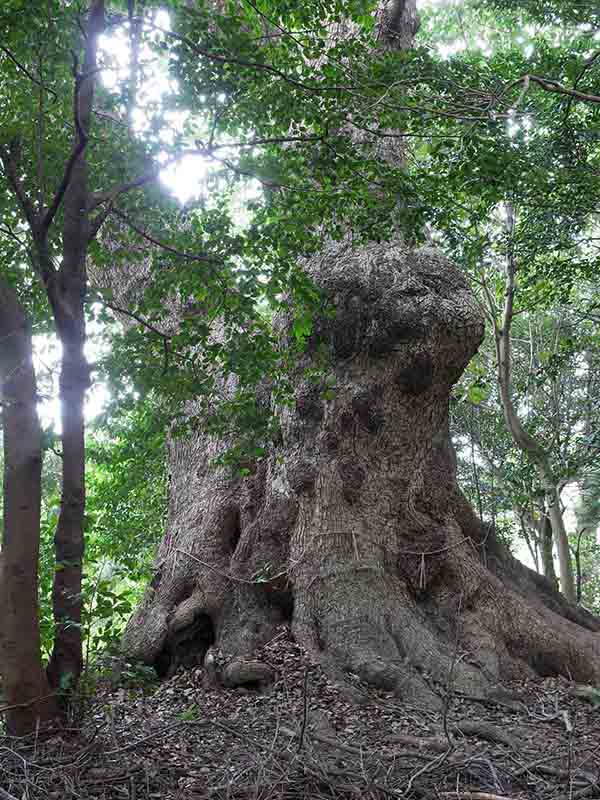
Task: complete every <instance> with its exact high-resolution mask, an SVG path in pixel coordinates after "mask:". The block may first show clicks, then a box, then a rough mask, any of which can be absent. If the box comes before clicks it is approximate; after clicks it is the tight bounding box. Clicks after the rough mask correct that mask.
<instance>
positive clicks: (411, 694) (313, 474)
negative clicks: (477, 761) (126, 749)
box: [123, 2, 600, 706]
mask: <svg viewBox="0 0 600 800" xmlns="http://www.w3.org/2000/svg"><path fill="white" fill-rule="evenodd" d="M379 19H380V22H381V23H382V25H381V26H380V30H383V31H384V34H385V36H386V37H387V39H386V42H387V43H384V46H392V44H391V43H390V42H391V41H393V40H394V39H396V40H397V41H398V43H399V45H400V46H407V44H408V43H409V41H410V38H411V36H412V34H413V33H414V30H415V29H416V24H417V23H416V13H415V3H414V2H397V3H395V4H393V5H392V6H391V10H390V12H389V13H382V14H380V16H379ZM390 34H391V35H390ZM383 141H387V140H383ZM393 150H394V148H393V147H392V148H387V149H386V151H385V152H382V153H381V157H382V159H383V160H384V161H392V162H394V163H396V164H397V163H399V161H401V160H402V154H401V153H399V152H398V151H397V150H395V151H393ZM305 268H306V270H307V272H308V273H309V275H310V276H311V278H312V279H313V280H314V282H315V284H316V285H317V286H319V287H320V289H321V290H322V291H323V292H324V294H325V295H326V296H327V297H328V299H329V300H330V302H331V304H332V305H333V307H334V308H335V316H333V317H332V316H330V315H327V316H324V317H323V318H322V319H320V320H318V322H317V324H316V325H315V329H314V331H313V334H312V336H311V339H310V341H309V345H308V349H307V351H306V354H305V356H304V357H303V359H302V362H301V363H299V364H298V368H297V373H296V379H295V407H294V408H288V407H285V408H281V409H276V411H277V412H278V413H279V415H280V420H281V438H280V440H279V441H278V442H274V443H272V444H271V445H270V446H269V447H268V449H267V454H266V455H265V456H264V457H263V458H261V459H259V460H257V461H255V462H254V463H253V464H252V465H251V467H250V474H249V475H247V476H245V477H232V475H231V474H230V473H229V472H227V471H226V470H224V469H215V468H214V467H213V466H212V463H211V462H213V460H214V458H215V457H216V456H218V455H219V454H220V453H222V452H223V450H224V449H225V448H227V447H228V445H229V444H230V443H228V442H225V441H219V440H217V439H215V438H211V437H210V436H208V435H202V433H198V434H197V435H192V436H185V437H183V438H172V439H171V441H170V444H169V461H170V472H171V485H170V506H169V512H168V523H167V534H166V536H165V539H164V540H163V542H162V544H161V547H160V549H159V553H158V556H157V560H156V565H155V572H154V577H153V579H152V581H151V585H150V586H149V587H148V589H147V591H146V594H145V597H144V599H143V601H142V603H141V605H140V607H139V608H138V609H137V611H136V613H135V614H134V615H133V617H132V619H131V620H130V622H129V625H128V627H127V630H126V632H125V637H124V642H123V644H124V650H125V652H127V653H128V654H129V655H130V656H134V657H138V658H141V659H143V660H144V661H145V662H146V663H148V664H153V665H154V666H155V667H156V669H157V670H158V672H159V673H160V674H168V673H169V672H170V671H171V670H172V669H173V668H175V667H176V666H177V665H178V664H180V663H188V662H192V663H202V662H203V661H205V663H206V665H207V667H208V666H210V670H209V671H210V672H212V671H213V669H214V668H215V667H216V666H218V670H219V673H220V676H221V678H222V680H223V681H224V683H225V684H226V685H235V684H236V683H244V682H246V683H248V682H249V683H259V684H260V683H261V682H262V681H263V680H264V679H265V678H266V675H267V674H268V670H267V669H265V668H263V669H260V668H258V667H256V666H255V668H254V669H252V668H249V667H248V663H249V662H248V661H247V660H245V659H247V657H248V656H250V655H251V653H252V651H253V649H254V648H255V647H256V646H257V645H259V644H261V643H263V642H264V641H265V640H267V639H269V638H270V637H271V636H272V635H273V633H274V631H275V629H276V628H277V626H278V625H280V624H282V623H288V624H289V625H291V627H292V630H293V632H294V635H295V637H296V639H297V641H298V642H299V643H300V644H301V645H303V646H304V647H305V648H306V649H307V650H308V651H309V652H310V653H312V654H313V656H314V657H315V659H318V660H319V661H321V662H323V663H325V664H326V665H327V666H328V667H329V669H330V670H331V671H332V672H334V673H336V674H337V675H338V676H340V677H341V676H343V674H344V673H345V672H351V673H355V674H358V675H359V676H361V677H362V678H363V679H364V680H366V681H367V682H369V683H371V684H372V685H374V686H377V687H380V688H384V689H387V690H393V691H395V692H397V693H398V694H399V695H401V696H404V697H407V698H410V700H411V701H412V702H421V703H426V704H429V705H432V706H435V705H436V704H438V703H439V702H440V699H439V694H438V689H439V686H440V685H446V684H447V683H448V682H449V681H450V680H452V683H453V687H454V688H455V689H460V690H462V691H464V692H466V693H468V694H471V695H479V696H482V695H484V694H485V693H486V692H487V691H488V690H489V689H490V688H492V687H494V686H495V685H496V684H497V683H498V682H503V681H510V680H511V679H514V678H522V677H525V676H530V675H533V674H535V673H539V674H554V673H564V674H569V675H572V676H573V677H575V678H576V679H578V680H584V681H596V680H600V638H599V637H598V633H597V631H600V621H599V620H597V619H595V618H594V617H592V616H591V615H589V614H586V613H585V612H584V611H582V610H578V609H577V608H575V607H573V606H571V605H570V604H569V603H568V602H567V601H566V600H565V599H564V598H563V597H561V596H560V595H559V594H558V593H557V592H556V590H555V589H554V587H553V586H552V585H551V584H550V582H549V581H547V580H545V579H544V578H543V577H541V576H539V575H537V574H536V573H534V572H532V571H530V570H528V569H526V568H525V567H523V566H522V565H520V564H518V563H517V562H516V561H514V560H513V559H512V558H511V556H510V555H509V554H508V552H507V551H506V550H505V549H504V548H503V547H502V546H501V544H500V543H499V542H498V541H497V539H496V538H495V536H494V533H493V531H490V530H484V529H482V527H481V525H480V524H479V522H478V521H477V519H476V517H475V516H474V514H473V513H472V511H471V509H470V508H469V506H468V504H467V503H466V501H465V500H464V498H463V496H462V495H461V493H460V491H459V489H458V487H457V485H456V473H455V459H454V454H453V451H452V447H451V444H450V440H449V432H448V405H449V395H450V390H451V387H452V385H453V384H454V383H455V382H456V381H457V380H458V378H459V377H460V375H461V373H462V372H463V370H464V368H465V366H466V364H467V363H468V361H469V359H470V358H471V356H472V355H473V354H474V353H475V351H476V349H477V347H478V346H479V343H480V341H481V338H482V335H483V315H482V311H481V309H480V308H479V307H478V305H477V304H476V302H475V300H474V298H473V295H472V293H471V291H470V289H469V287H468V284H467V281H466V279H465V277H464V276H463V275H462V274H461V273H460V272H459V271H458V270H457V269H456V268H455V267H454V266H453V265H452V264H451V263H450V262H448V260H447V259H445V258H444V257H443V256H442V255H440V254H439V253H438V252H437V251H435V250H432V249H422V250H416V251H414V250H410V249H408V248H407V247H406V246H404V245H403V244H402V242H401V241H399V240H396V239H393V240H390V241H389V242H387V243H383V244H376V243H372V244H369V245H362V246H355V245H354V244H353V242H352V237H351V235H348V237H347V239H346V240H345V241H344V242H342V243H341V244H330V245H328V246H327V247H326V248H325V249H324V251H323V252H322V253H321V254H320V255H319V256H317V257H315V258H313V259H312V260H311V261H310V262H308V263H307V264H306V265H305ZM276 324H277V325H278V326H279V327H280V333H281V338H282V341H284V342H285V338H286V336H288V335H290V334H289V329H290V324H291V323H290V320H286V319H280V320H278V321H276ZM323 348H326V349H327V351H328V353H329V356H330V364H331V367H330V372H329V374H328V375H326V376H325V377H324V378H323V380H322V381H321V382H320V383H315V382H314V381H313V382H311V380H309V379H307V377H306V376H307V369H310V368H311V366H314V365H315V361H316V359H317V354H318V358H321V357H322V352H323ZM313 373H314V370H313ZM265 395H266V396H265V397H264V398H263V400H264V402H270V399H269V398H268V396H267V395H268V393H267V392H266V391H265ZM215 651H220V652H219V658H216V657H215V655H216V652H215ZM221 656H222V657H223V659H224V661H222V660H221ZM243 664H245V667H244V668H243V669H242V668H240V666H241V665H243Z"/></svg>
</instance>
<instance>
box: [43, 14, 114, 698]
mask: <svg viewBox="0 0 600 800" xmlns="http://www.w3.org/2000/svg"><path fill="white" fill-rule="evenodd" d="M103 29H104V2H103V0H96V1H95V2H94V3H92V6H91V8H90V13H89V18H88V24H87V31H86V37H85V57H84V60H83V68H82V74H83V76H85V77H82V78H79V79H78V80H81V86H80V91H79V94H78V106H77V109H76V116H77V125H78V127H79V130H78V136H79V137H81V136H83V137H85V139H86V140H87V137H88V134H89V130H90V122H91V114H92V106H93V100H94V88H95V82H96V67H97V48H98V37H99V35H100V34H101V33H102V31H103ZM89 204H90V197H89V191H88V167H87V161H86V155H85V150H84V151H83V152H82V153H81V155H80V156H79V158H78V160H77V162H76V164H75V166H74V168H73V172H72V176H71V180H70V183H69V186H68V188H67V190H66V192H65V197H64V226H63V263H62V265H61V268H60V270H59V271H58V272H57V273H55V274H54V275H53V278H52V281H51V282H50V283H49V284H48V287H47V290H48V297H49V299H50V303H51V306H52V311H53V314H54V320H55V322H56V329H57V332H58V336H59V339H60V342H61V344H62V351H63V354H62V369H61V375H60V401H61V422H62V446H63V475H62V478H63V480H62V497H61V511H60V517H59V520H58V525H57V528H56V535H55V553H56V562H57V565H56V566H57V569H56V573H55V578H54V585H53V592H52V601H53V608H54V620H55V626H56V628H55V638H54V649H53V652H52V657H51V659H50V663H49V665H48V676H49V678H50V681H51V683H52V685H54V686H58V685H67V686H68V685H71V684H73V683H76V682H77V680H78V678H79V675H80V674H81V670H82V666H83V654H82V631H81V611H82V595H81V581H82V565H83V554H84V515H85V436H84V433H85V421H84V403H85V393H86V390H87V389H88V387H89V366H88V363H87V360H86V357H85V352H84V346H85V338H86V333H85V298H86V287H87V273H86V256H87V248H88V244H89V240H90V225H89V218H88V208H89Z"/></svg>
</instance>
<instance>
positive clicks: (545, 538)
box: [539, 513, 558, 586]
mask: <svg viewBox="0 0 600 800" xmlns="http://www.w3.org/2000/svg"><path fill="white" fill-rule="evenodd" d="M539 530H540V537H539V538H540V550H541V553H542V570H543V573H544V575H545V577H546V578H548V579H549V580H551V581H552V582H553V583H554V584H555V585H556V586H558V578H557V577H556V570H555V569H554V546H553V545H554V542H553V536H552V523H551V521H550V517H549V516H548V514H546V513H544V515H543V517H542V519H541V521H540V527H539Z"/></svg>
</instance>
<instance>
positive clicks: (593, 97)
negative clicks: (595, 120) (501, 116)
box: [496, 75, 600, 104]
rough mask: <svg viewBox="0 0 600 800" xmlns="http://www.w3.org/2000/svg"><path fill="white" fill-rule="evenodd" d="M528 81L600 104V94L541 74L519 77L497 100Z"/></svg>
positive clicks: (573, 97) (581, 99)
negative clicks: (568, 85)
mask: <svg viewBox="0 0 600 800" xmlns="http://www.w3.org/2000/svg"><path fill="white" fill-rule="evenodd" d="M528 83H535V84H537V85H538V86H540V87H541V88H542V89H544V90H545V91H546V92H552V93H554V94H562V95H565V97H570V98H571V99H572V101H573V100H576V101H579V102H582V103H597V104H600V95H597V94H589V93H588V92H580V91H579V90H577V89H569V88H567V87H566V86H563V85H562V84H561V83H559V82H558V81H555V80H552V79H551V78H543V77H541V76H540V75H522V76H521V77H520V78H517V80H516V81H513V82H512V83H509V84H508V85H507V86H505V87H504V89H503V90H502V91H501V92H500V94H499V95H498V97H497V98H496V100H499V99H500V98H501V97H502V95H504V94H506V92H509V91H510V90H511V89H513V88H514V87H515V86H519V85H520V84H523V85H524V86H527V84H528Z"/></svg>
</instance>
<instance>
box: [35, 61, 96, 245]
mask: <svg viewBox="0 0 600 800" xmlns="http://www.w3.org/2000/svg"><path fill="white" fill-rule="evenodd" d="M73 76H74V78H75V87H74V90H73V116H74V119H75V129H76V131H77V142H76V143H75V146H74V148H73V150H72V152H71V155H70V156H69V159H68V161H67V164H66V166H65V171H64V174H63V178H62V180H61V182H60V186H59V187H58V189H57V191H56V194H55V195H54V199H53V200H52V203H51V204H50V207H49V208H48V210H47V211H46V213H45V214H44V218H43V220H42V223H41V227H42V230H43V232H44V233H47V232H48V230H49V229H50V225H52V221H53V220H54V217H55V216H56V213H57V211H58V209H59V208H60V204H61V203H62V201H63V198H64V196H65V192H66V191H67V189H68V187H69V183H70V182H71V177H72V175H73V169H74V168H75V164H76V163H77V161H78V159H79V157H80V156H81V154H82V153H83V151H84V150H85V148H86V145H87V143H88V135H87V133H86V132H85V130H84V129H83V126H82V124H81V119H80V116H79V92H80V89H81V84H82V83H83V81H84V80H87V79H88V77H89V76H85V77H82V76H81V75H79V73H78V72H77V56H76V55H75V54H73Z"/></svg>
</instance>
